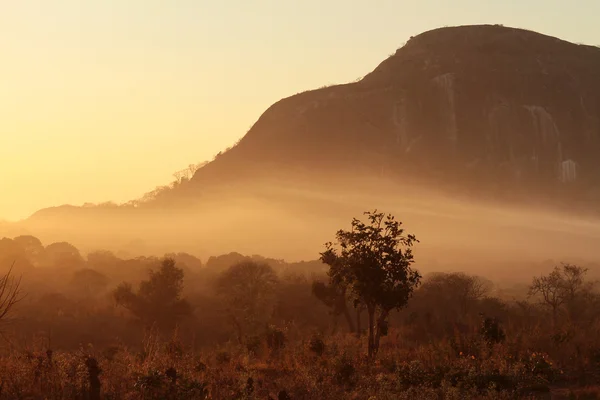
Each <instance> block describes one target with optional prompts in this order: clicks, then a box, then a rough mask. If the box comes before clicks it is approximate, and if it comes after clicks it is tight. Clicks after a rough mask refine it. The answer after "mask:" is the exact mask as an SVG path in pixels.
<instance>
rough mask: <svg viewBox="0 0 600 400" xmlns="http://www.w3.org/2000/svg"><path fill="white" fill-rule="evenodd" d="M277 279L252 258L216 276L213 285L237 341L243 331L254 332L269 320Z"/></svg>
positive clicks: (242, 334)
mask: <svg viewBox="0 0 600 400" xmlns="http://www.w3.org/2000/svg"><path fill="white" fill-rule="evenodd" d="M278 282H279V280H278V278H277V274H276V273H275V271H274V270H273V268H272V267H271V266H270V265H268V264H265V263H257V262H254V261H242V262H240V263H237V264H234V265H232V266H231V267H230V268H229V269H227V270H226V271H224V272H223V273H222V274H221V275H220V276H219V278H218V281H217V288H218V290H219V293H220V295H221V296H222V298H223V301H224V304H225V308H226V310H227V313H228V314H229V317H230V319H231V321H232V323H233V324H234V326H235V328H236V330H237V336H238V341H239V342H242V341H243V338H244V333H256V331H257V330H258V329H259V328H261V327H263V326H264V325H265V324H266V323H267V322H268V320H269V319H270V317H271V314H272V312H273V306H274V300H275V294H276V293H275V289H276V286H277V284H278Z"/></svg>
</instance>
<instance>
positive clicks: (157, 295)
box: [113, 258, 192, 328]
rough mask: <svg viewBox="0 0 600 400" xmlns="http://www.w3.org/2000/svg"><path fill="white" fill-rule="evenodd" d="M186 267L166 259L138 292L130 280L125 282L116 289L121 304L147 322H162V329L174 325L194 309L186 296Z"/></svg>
mask: <svg viewBox="0 0 600 400" xmlns="http://www.w3.org/2000/svg"><path fill="white" fill-rule="evenodd" d="M183 276H184V274H183V270H182V269H181V268H177V267H176V266H175V261H174V260H173V259H170V258H165V259H164V260H163V262H162V264H161V267H160V269H159V270H158V271H150V277H149V279H148V280H145V281H142V282H141V283H140V287H139V289H138V290H137V292H134V291H133V287H132V286H131V284H129V283H122V284H121V285H119V286H118V287H117V288H116V289H115V291H114V292H113V296H114V298H115V300H116V302H117V304H119V305H120V306H123V307H124V308H126V309H128V310H129V311H131V313H132V314H133V315H135V316H136V317H137V318H139V319H140V320H141V321H142V322H143V323H145V324H147V325H150V324H154V323H156V324H158V326H159V327H161V328H173V327H174V326H175V324H176V323H177V322H178V321H179V320H180V319H181V318H183V317H186V316H188V315H190V314H191V312H192V308H191V306H190V304H189V303H188V302H187V300H185V299H183V298H182V296H181V292H182V291H183Z"/></svg>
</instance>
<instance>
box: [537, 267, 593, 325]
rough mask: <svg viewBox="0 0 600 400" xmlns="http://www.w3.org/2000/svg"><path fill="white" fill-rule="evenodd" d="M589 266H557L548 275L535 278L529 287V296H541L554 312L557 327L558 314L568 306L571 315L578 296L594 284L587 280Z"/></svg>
mask: <svg viewBox="0 0 600 400" xmlns="http://www.w3.org/2000/svg"><path fill="white" fill-rule="evenodd" d="M587 271H588V270H587V268H582V267H579V266H576V265H572V264H563V265H562V266H561V267H559V266H556V267H554V270H553V271H552V272H551V273H550V274H548V275H546V276H540V277H535V278H533V282H532V283H531V286H530V287H529V296H539V297H540V301H541V303H542V304H543V305H545V306H547V307H548V308H550V310H551V312H552V324H553V326H555V327H556V323H557V319H558V314H559V311H560V309H561V307H562V306H566V307H567V310H568V311H569V314H570V315H571V317H572V316H573V313H574V304H575V302H576V301H577V300H578V298H579V297H580V296H582V295H585V294H586V293H588V292H589V291H590V289H591V286H592V284H591V283H590V282H586V281H585V275H586V274H587Z"/></svg>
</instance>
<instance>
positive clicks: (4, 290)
mask: <svg viewBox="0 0 600 400" xmlns="http://www.w3.org/2000/svg"><path fill="white" fill-rule="evenodd" d="M13 266H14V263H13ZM22 299H23V296H22V294H21V278H19V279H15V278H14V277H13V276H12V267H11V268H10V269H9V270H8V272H7V273H6V274H5V275H4V276H2V277H1V278H0V321H1V320H3V319H4V318H6V316H7V315H8V314H9V313H10V311H11V310H12V309H13V308H14V306H15V305H16V304H17V303H18V302H19V301H21V300H22Z"/></svg>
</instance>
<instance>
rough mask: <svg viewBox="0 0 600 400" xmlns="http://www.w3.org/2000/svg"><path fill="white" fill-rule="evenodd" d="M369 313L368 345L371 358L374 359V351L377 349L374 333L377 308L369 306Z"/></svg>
mask: <svg viewBox="0 0 600 400" xmlns="http://www.w3.org/2000/svg"><path fill="white" fill-rule="evenodd" d="M367 312H368V313H369V345H368V355H369V358H373V357H374V349H375V333H374V328H375V327H374V325H375V307H374V306H371V305H367Z"/></svg>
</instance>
